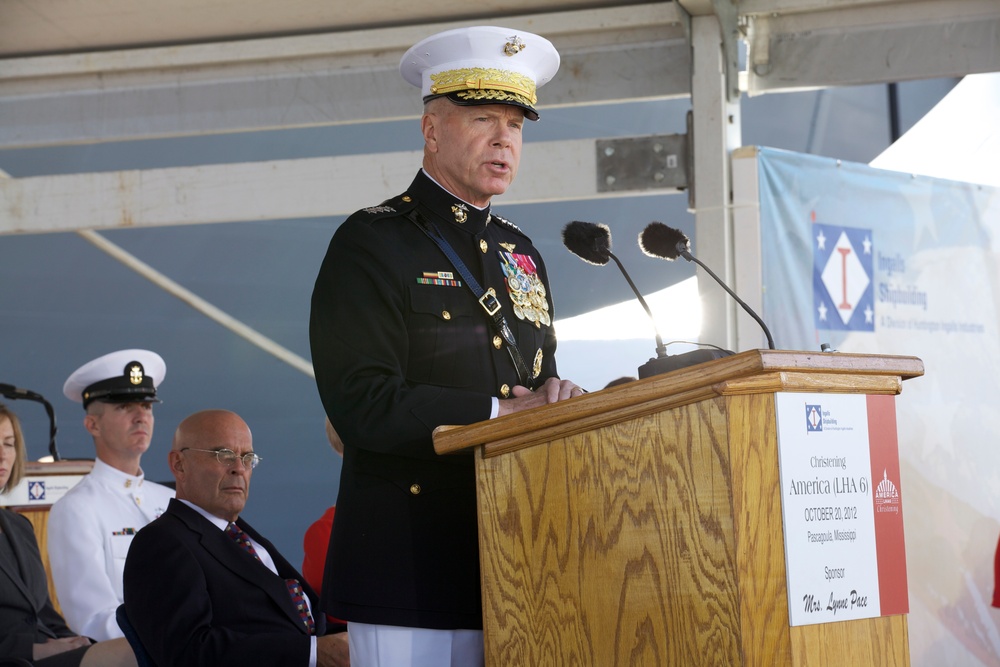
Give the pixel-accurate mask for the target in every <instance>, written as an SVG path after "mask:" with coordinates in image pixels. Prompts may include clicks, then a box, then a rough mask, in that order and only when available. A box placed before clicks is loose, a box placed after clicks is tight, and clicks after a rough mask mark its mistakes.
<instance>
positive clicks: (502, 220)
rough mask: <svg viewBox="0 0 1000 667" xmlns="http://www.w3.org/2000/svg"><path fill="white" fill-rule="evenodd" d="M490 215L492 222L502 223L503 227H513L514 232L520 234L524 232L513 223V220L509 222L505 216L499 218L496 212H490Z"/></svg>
mask: <svg viewBox="0 0 1000 667" xmlns="http://www.w3.org/2000/svg"><path fill="white" fill-rule="evenodd" d="M491 215H492V217H493V221H494V222H496V223H499V224H501V225H503V226H504V227H507V228H508V229H513V230H514V231H515V232H518V233H520V234H524V232H522V231H521V228H520V227H518V226H517V225H515V224H514V223H513V222H511V221H510V220H508V219H507V218H501V217H500V216H499V215H497V214H496V213H492V214H491Z"/></svg>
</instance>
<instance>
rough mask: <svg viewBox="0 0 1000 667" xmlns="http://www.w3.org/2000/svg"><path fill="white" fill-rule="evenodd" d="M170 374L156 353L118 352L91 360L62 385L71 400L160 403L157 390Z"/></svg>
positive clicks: (87, 402) (83, 401)
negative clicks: (164, 377) (164, 378)
mask: <svg viewBox="0 0 1000 667" xmlns="http://www.w3.org/2000/svg"><path fill="white" fill-rule="evenodd" d="M166 374H167V364H166V363H165V362H164V361H163V358H162V357H161V356H160V355H158V354H157V353H156V352H150V351H149V350H119V351H117V352H112V353H110V354H105V355H104V356H103V357H98V358H97V359H94V360H93V361H89V362H87V363H86V364H84V365H83V366H80V367H79V368H78V369H76V370H75V371H73V374H72V375H70V376H69V378H67V379H66V384H64V385H63V393H64V394H65V395H66V398H68V399H69V400H71V401H76V402H77V403H83V407H84V408H86V407H87V406H88V405H89V404H90V403H91V402H92V401H106V402H108V403H150V402H156V403H159V402H160V400H159V399H158V398H156V387H157V386H159V384H160V383H161V382H163V376H164V375H166Z"/></svg>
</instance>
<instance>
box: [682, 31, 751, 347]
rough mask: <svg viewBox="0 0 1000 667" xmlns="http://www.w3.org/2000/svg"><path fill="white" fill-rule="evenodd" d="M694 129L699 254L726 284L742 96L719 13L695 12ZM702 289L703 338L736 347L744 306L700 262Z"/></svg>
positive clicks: (730, 267) (729, 272) (731, 257)
mask: <svg viewBox="0 0 1000 667" xmlns="http://www.w3.org/2000/svg"><path fill="white" fill-rule="evenodd" d="M691 50H692V55H691V60H692V71H691V108H692V115H693V122H692V124H691V132H692V133H693V141H694V154H695V160H694V169H693V171H694V189H693V202H692V212H693V213H694V214H695V239H694V241H695V243H694V247H693V249H692V250H693V254H694V256H695V257H697V258H698V259H700V260H701V261H702V262H704V263H705V264H706V265H707V266H709V267H711V268H712V271H714V272H715V274H716V275H718V276H719V278H721V279H722V280H723V281H725V283H726V284H727V285H729V286H730V287H731V288H732V289H733V290H735V291H736V292H737V293H739V286H738V285H734V284H733V278H734V276H735V262H734V248H733V219H732V208H731V202H732V173H731V167H730V154H731V153H732V151H733V150H735V149H736V148H737V147H739V145H740V142H741V136H740V135H741V132H740V107H739V100H738V99H736V100H730V99H729V97H728V95H727V94H726V59H725V54H724V51H723V47H722V32H721V27H720V23H719V19H718V17H717V16H715V15H712V14H709V15H703V16H692V17H691ZM697 275H698V292H699V294H700V297H701V304H702V327H701V340H702V341H704V342H707V343H713V344H715V345H719V346H722V347H725V348H726V349H730V350H734V351H740V350H737V349H736V342H737V338H736V309H737V308H739V306H738V305H737V304H736V303H735V302H734V301H733V299H732V298H731V297H730V296H729V295H728V294H726V292H725V290H723V289H722V288H721V287H719V285H718V284H716V283H715V281H714V280H712V278H711V276H709V275H706V274H705V273H704V271H702V270H701V269H700V268H699V269H698V273H697Z"/></svg>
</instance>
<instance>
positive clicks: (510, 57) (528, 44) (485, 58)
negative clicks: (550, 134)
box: [399, 26, 559, 120]
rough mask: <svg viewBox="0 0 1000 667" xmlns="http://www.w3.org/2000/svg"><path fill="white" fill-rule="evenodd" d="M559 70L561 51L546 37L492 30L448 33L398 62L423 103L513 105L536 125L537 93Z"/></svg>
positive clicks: (430, 39) (415, 48) (426, 41)
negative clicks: (444, 100)
mask: <svg viewBox="0 0 1000 667" xmlns="http://www.w3.org/2000/svg"><path fill="white" fill-rule="evenodd" d="M558 69H559V52H558V51H556V49H555V47H554V46H552V43H551V42H550V41H549V40H547V39H545V38H544V37H539V36H538V35H535V34H532V33H530V32H525V31H523V30H514V29H512V28H498V27H495V26H475V27H471V28H457V29H455V30H446V31H444V32H439V33H437V34H436V35H431V36H430V37H428V38H426V39H424V40H421V41H420V42H418V43H417V44H415V45H414V46H412V47H411V48H410V50H408V51H407V52H406V54H405V55H404V56H403V59H402V60H401V61H400V63H399V72H400V74H402V75H403V78H404V79H406V81H407V82H409V83H411V84H413V85H414V86H416V87H418V88H420V91H421V93H422V95H423V98H424V101H425V102H426V101H428V100H429V99H432V98H434V97H440V96H442V95H447V96H448V98H449V99H450V100H451V101H452V102H454V103H455V104H461V105H474V104H512V105H514V106H518V107H520V108H522V109H523V110H524V116H525V118H528V119H529V120H538V111H537V110H536V109H535V104H536V103H537V102H538V97H537V95H536V90H537V89H538V88H541V87H542V86H544V85H545V84H546V83H548V82H549V81H551V80H552V77H554V76H555V74H556V71H557V70H558Z"/></svg>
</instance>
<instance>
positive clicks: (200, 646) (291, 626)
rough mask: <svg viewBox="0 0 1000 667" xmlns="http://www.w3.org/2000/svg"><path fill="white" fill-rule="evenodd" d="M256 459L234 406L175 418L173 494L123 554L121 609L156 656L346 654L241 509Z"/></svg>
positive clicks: (262, 661) (326, 661) (342, 659)
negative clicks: (161, 512) (174, 480)
mask: <svg viewBox="0 0 1000 667" xmlns="http://www.w3.org/2000/svg"><path fill="white" fill-rule="evenodd" d="M259 461H260V458H259V457H258V456H257V455H256V454H255V453H254V451H253V439H252V436H251V434H250V429H249V427H248V426H247V425H246V423H245V422H244V421H243V420H242V419H241V418H240V417H239V416H238V415H236V414H234V413H232V412H227V411H224V410H206V411H203V412H197V413H195V414H193V415H191V416H190V417H188V418H187V419H185V420H184V421H182V422H181V424H180V425H179V426H178V427H177V432H176V433H175V434H174V442H173V448H172V449H171V451H170V454H169V463H170V470H171V472H172V473H173V475H174V478H175V479H176V481H177V496H176V498H175V499H173V500H171V501H170V504H169V506H168V507H167V511H166V512H165V513H164V514H163V515H162V516H161V517H160V518H158V519H156V520H155V521H153V522H152V523H150V524H149V525H148V526H146V527H145V528H143V529H141V530H140V531H139V532H138V533H137V534H136V536H135V539H134V540H133V542H132V546H131V547H130V548H129V553H128V558H127V560H126V562H125V579H124V584H125V586H124V588H125V609H126V611H127V612H128V616H129V618H130V620H131V622H132V625H133V626H134V627H135V629H136V631H137V633H138V634H139V637H140V638H141V639H142V643H143V645H144V646H145V647H146V649H147V650H148V651H149V653H150V654H151V655H152V657H153V660H154V661H155V662H156V664H158V665H161V666H167V665H185V666H186V667H188V666H192V667H193V666H195V665H220V666H221V665H269V666H271V665H273V666H275V667H277V666H280V665H288V666H289V667H306V666H307V665H308V666H312V665H317V666H318V667H326V666H327V665H333V666H335V667H340V666H341V665H347V664H349V663H348V657H347V642H346V638H345V637H342V636H341V635H336V634H334V635H325V636H324V632H325V630H326V620H325V615H324V614H323V613H321V612H320V610H319V608H318V607H317V604H318V601H317V597H316V594H315V592H314V591H313V590H312V588H310V587H309V585H308V584H307V583H306V582H305V580H304V579H303V578H302V575H301V574H299V573H298V572H297V571H296V570H295V568H294V567H292V566H291V565H290V564H289V563H288V562H287V561H286V560H285V559H284V558H283V557H282V556H281V554H280V553H278V550H277V549H275V548H274V545H272V544H271V543H270V542H268V541H267V540H265V539H264V538H263V537H262V536H260V535H259V534H258V533H257V532H256V531H255V530H254V529H253V528H251V527H250V526H249V525H248V524H247V523H246V522H245V521H243V520H242V519H240V518H239V514H240V512H241V511H242V510H243V507H244V505H245V504H246V501H247V495H248V493H249V491H250V476H251V473H252V471H253V468H254V467H255V466H256V465H257V463H258V462H259ZM234 533H235V535H234Z"/></svg>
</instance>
